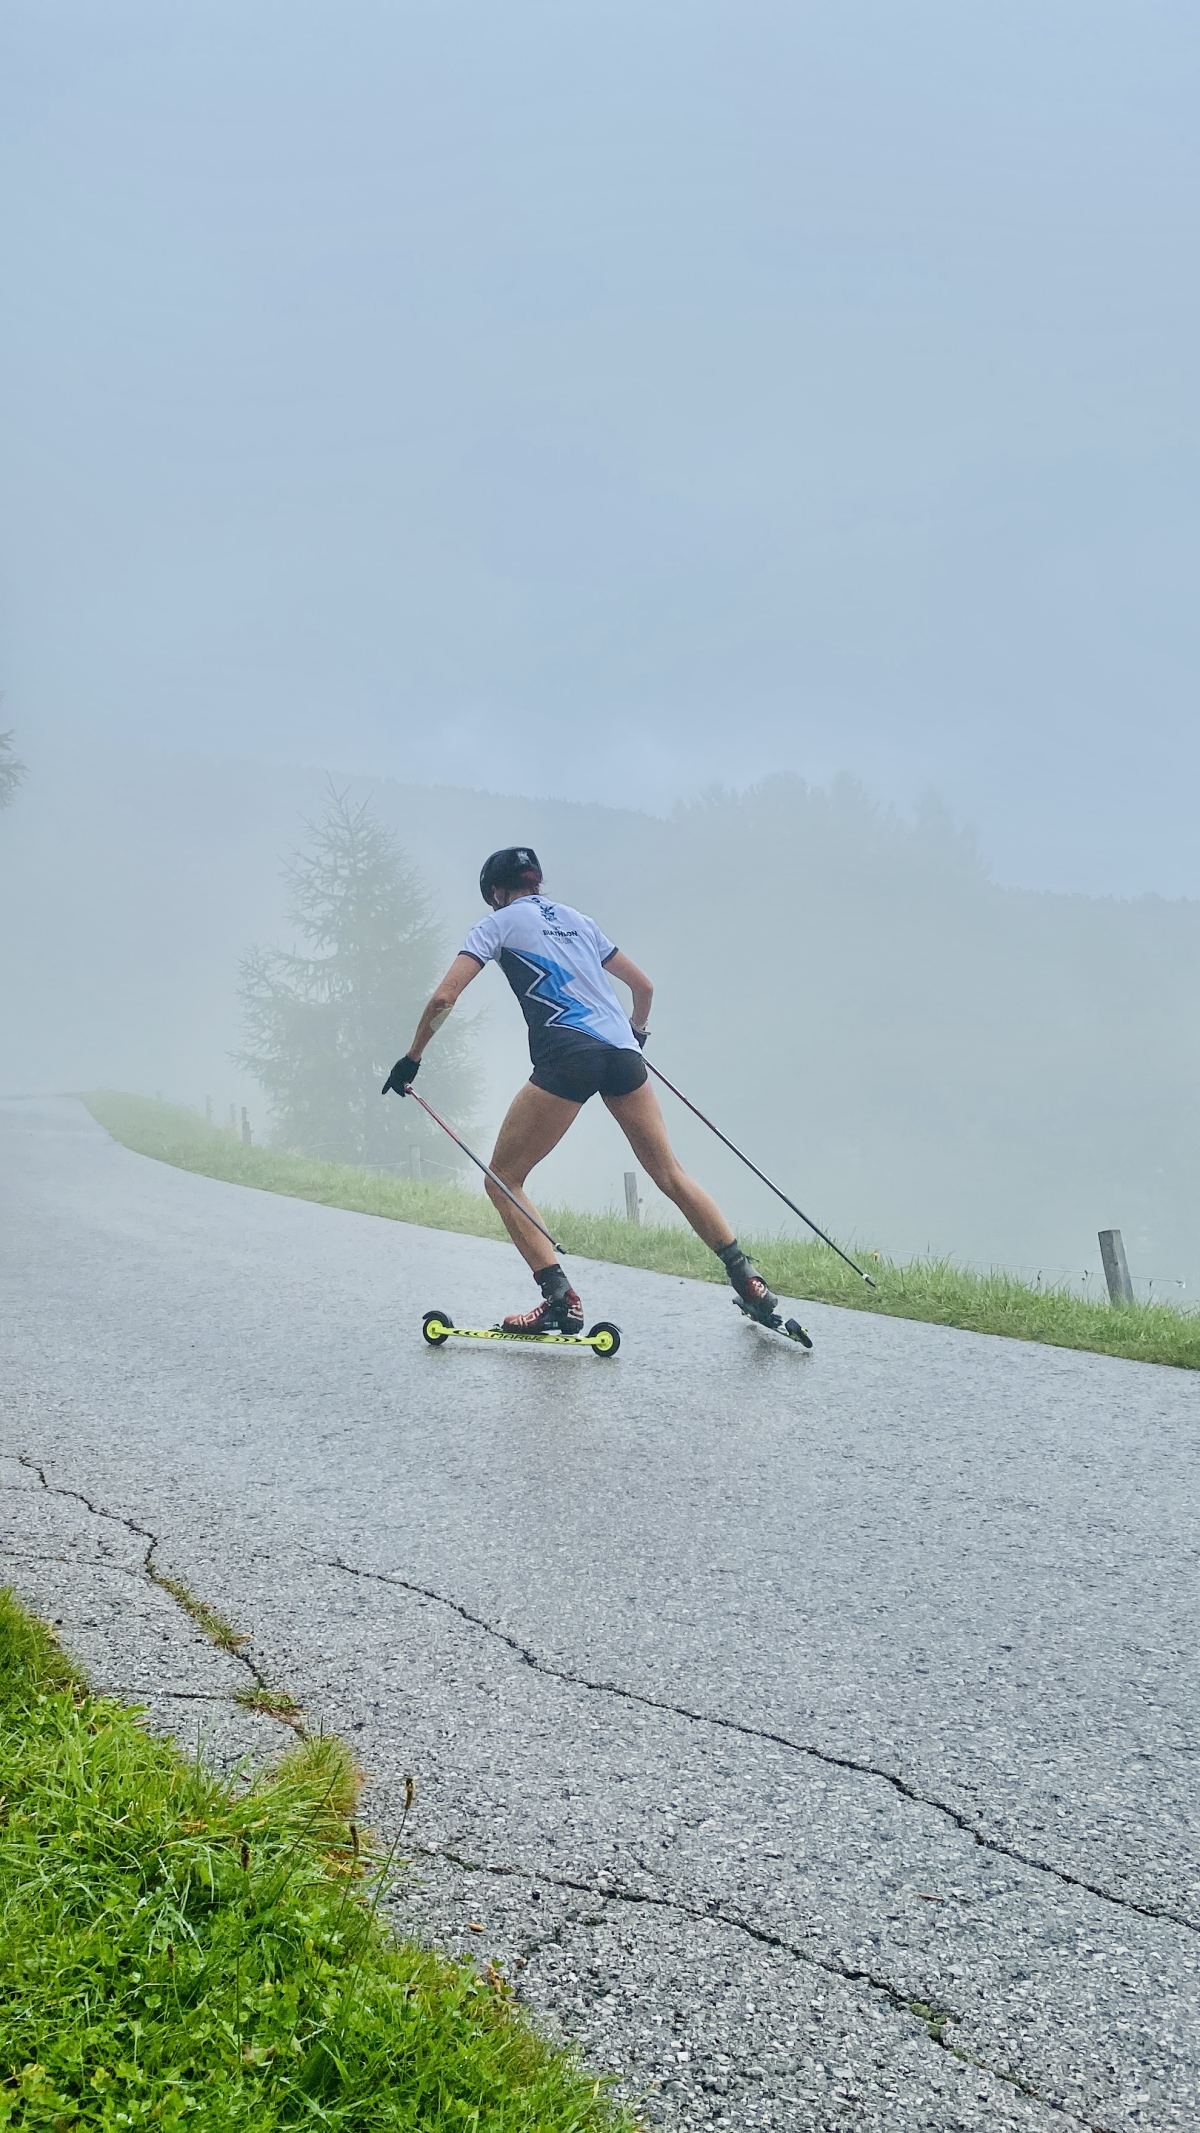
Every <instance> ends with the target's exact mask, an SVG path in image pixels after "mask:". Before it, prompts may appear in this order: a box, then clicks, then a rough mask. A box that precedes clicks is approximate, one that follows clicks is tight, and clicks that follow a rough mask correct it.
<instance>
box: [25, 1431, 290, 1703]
mask: <svg viewBox="0 0 1200 2133" xmlns="http://www.w3.org/2000/svg"><path fill="white" fill-rule="evenodd" d="M16 1456H17V1461H18V1464H19V1465H21V1466H23V1467H24V1468H25V1469H26V1471H27V1472H28V1473H30V1474H36V1475H37V1478H38V1480H39V1482H40V1483H41V1485H42V1487H43V1488H44V1489H45V1490H46V1492H47V1494H48V1495H50V1496H69V1497H70V1498H71V1499H72V1501H73V1502H75V1503H81V1504H82V1505H83V1507H84V1509H85V1511H90V1512H91V1514H92V1517H93V1518H106V1519H108V1520H110V1522H111V1523H112V1524H113V1525H115V1526H124V1528H125V1530H126V1532H127V1533H134V1534H136V1535H137V1538H138V1539H139V1540H144V1541H145V1542H146V1544H147V1545H146V1552H145V1555H144V1556H143V1558H142V1567H141V1570H140V1571H137V1570H131V1569H130V1568H129V1565H128V1564H127V1563H107V1562H106V1563H95V1564H93V1565H92V1566H91V1567H93V1568H94V1569H97V1570H101V1569H103V1570H123V1571H125V1573H126V1575H127V1576H129V1577H144V1578H145V1579H146V1582H147V1583H148V1584H150V1585H153V1586H154V1587H155V1589H156V1590H157V1591H159V1592H165V1593H166V1595H167V1598H168V1599H169V1600H170V1601H171V1602H172V1604H173V1605H174V1606H175V1607H177V1608H178V1609H179V1612H180V1614H181V1615H185V1616H186V1617H187V1620H188V1621H189V1622H191V1624H192V1627H193V1628H194V1629H196V1628H199V1626H200V1625H199V1624H198V1623H197V1622H196V1620H195V1618H194V1616H193V1615H192V1614H191V1613H190V1611H189V1609H188V1608H187V1607H186V1606H185V1605H184V1602H183V1601H182V1600H181V1599H180V1597H179V1592H178V1590H177V1589H176V1587H177V1583H178V1581H177V1580H173V1579H171V1578H168V1577H167V1576H166V1575H165V1573H164V1572H163V1571H161V1570H159V1569H158V1568H157V1567H156V1565H155V1562H154V1551H155V1549H156V1548H157V1547H158V1546H159V1543H160V1536H159V1535H158V1534H157V1533H151V1531H150V1528H149V1526H143V1525H139V1523H138V1521H137V1519H136V1518H127V1517H126V1515H125V1513H124V1512H123V1511H110V1510H108V1509H107V1508H106V1506H105V1505H104V1504H98V1503H93V1502H92V1499H91V1497H90V1496H85V1495H84V1493H83V1490H82V1489H68V1488H67V1487H65V1486H64V1484H63V1483H61V1482H57V1481H50V1480H48V1479H47V1476H46V1471H45V1468H44V1467H41V1466H39V1465H38V1462H37V1460H36V1459H32V1458H30V1456H29V1453H28V1452H18V1453H17V1455H16ZM14 1560H16V1561H34V1562H37V1561H43V1562H45V1561H49V1562H70V1561H72V1560H73V1558H71V1557H70V1556H49V1557H45V1556H43V1557H37V1556H34V1557H15V1558H14ZM83 1567H87V1565H86V1562H85V1563H84V1565H83ZM200 1634H201V1635H202V1636H203V1635H204V1632H203V1630H201V1632H200ZM205 1641H206V1643H210V1644H212V1645H213V1649H214V1650H216V1651H223V1652H224V1653H225V1654H226V1656H227V1657H228V1658H230V1659H236V1661H237V1663H238V1665H239V1666H244V1667H245V1669H246V1671H247V1673H248V1674H249V1675H250V1676H251V1678H252V1679H253V1681H254V1685H255V1687H256V1688H259V1689H262V1690H264V1691H265V1692H266V1693H267V1694H268V1695H269V1694H270V1693H271V1692H272V1687H273V1684H272V1683H271V1682H270V1681H269V1680H268V1679H267V1676H266V1675H265V1674H264V1673H263V1671H262V1668H261V1667H260V1666H259V1665H258V1664H257V1662H256V1661H255V1660H254V1659H252V1658H251V1656H250V1654H249V1652H244V1651H242V1650H241V1648H240V1646H238V1645H232V1646H230V1645H224V1644H222V1645H218V1644H215V1643H214V1642H213V1639H211V1638H206V1639H205ZM162 1693H163V1694H164V1695H170V1694H172V1693H174V1692H172V1691H170V1690H164V1691H162ZM178 1693H179V1696H180V1699H181V1700H183V1701H187V1702H217V1703H237V1702H238V1698H237V1696H216V1695H212V1696H210V1695H201V1694H200V1693H199V1692H196V1693H194V1694H189V1693H188V1692H186V1691H180V1692H178ZM243 1708H245V1706H243ZM260 1708H262V1707H261V1706H260ZM268 1715H269V1716H270V1717H272V1718H278V1713H277V1712H274V1711H272V1712H270V1713H268ZM278 1722H279V1724H281V1725H285V1726H290V1727H291V1729H292V1731H293V1732H294V1733H298V1734H299V1735H300V1737H301V1739H305V1738H306V1737H307V1736H306V1735H305V1731H304V1726H303V1724H302V1723H301V1721H300V1719H299V1717H296V1718H279V1719H278Z"/></svg>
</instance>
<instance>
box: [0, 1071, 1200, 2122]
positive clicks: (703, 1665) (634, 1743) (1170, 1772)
mask: <svg viewBox="0 0 1200 2133" xmlns="http://www.w3.org/2000/svg"><path fill="white" fill-rule="evenodd" d="M0 1177H2V1180H3V1200H2V1203H0V1293H2V1297H3V1358H2V1385H0V1421H2V1427H3V1453H4V1457H3V1461H2V1468H3V1480H4V1484H5V1496H4V1506H5V1511H4V1516H3V1542H4V1554H5V1559H6V1560H5V1567H4V1572H3V1574H4V1576H5V1577H6V1578H8V1579H9V1580H11V1582H12V1583H13V1584H14V1585H15V1587H16V1588H17V1590H18V1591H20V1592H21V1593H23V1594H24V1595H25V1596H26V1597H27V1598H28V1599H29V1601H30V1602H31V1604H33V1605H36V1606H37V1607H39V1608H40V1609H41V1610H42V1611H43V1612H45V1613H48V1614H49V1615H51V1617H52V1618H53V1619H56V1620H58V1621H60V1622H61V1624H62V1636H63V1639H64V1641H65V1642H66V1643H67V1644H68V1645H70V1646H71V1647H72V1648H73V1649H75V1650H76V1651H77V1652H79V1654H80V1655H81V1656H82V1657H83V1658H84V1659H85V1660H86V1661H87V1662H88V1664H89V1665H90V1666H91V1667H92V1669H93V1674H94V1677H95V1678H96V1680H97V1681H98V1682H99V1683H100V1684H101V1685H103V1686H106V1687H112V1688H114V1689H119V1690H120V1691H122V1692H123V1693H126V1694H130V1695H135V1696H139V1697H141V1698H143V1699H145V1700H147V1701H148V1702H149V1703H150V1704H151V1706H152V1708H153V1710H154V1712H155V1714H156V1716H157V1717H158V1718H159V1720H160V1721H161V1722H162V1723H164V1724H167V1725H170V1726H172V1727H173V1728H174V1729H175V1730H176V1731H178V1732H179V1733H180V1734H181V1736H182V1737H183V1738H185V1739H194V1738H195V1736H196V1733H197V1729H199V1730H200V1732H201V1733H202V1734H203V1737H204V1738H205V1739H206V1741H207V1742H208V1744H209V1747H210V1751H211V1752H212V1753H213V1754H214V1755H215V1756H222V1755H223V1756H226V1757H228V1756H230V1755H232V1754H235V1753H237V1752H239V1751H240V1750H242V1749H244V1748H246V1747H247V1746H249V1747H251V1748H252V1749H254V1750H256V1751H260V1750H263V1749H265V1748H268V1747H273V1746H275V1745H277V1742H278V1737H279V1733H280V1729H279V1728H278V1727H277V1726H276V1725H275V1724H274V1722H273V1721H271V1720H269V1719H263V1718H249V1717H247V1716H246V1715H245V1714H244V1712H242V1711H241V1710H240V1708H239V1707H238V1706H237V1705H236V1704H235V1703H234V1702H233V1701H232V1700H231V1699H232V1695H233V1692H234V1690H235V1688H236V1687H237V1685H238V1684H240V1683H245V1682H246V1681H247V1680H248V1679H249V1678H250V1676H251V1669H257V1671H258V1674H259V1675H260V1676H261V1678H263V1679H266V1680H269V1681H270V1682H272V1683H276V1684H281V1685H283V1686H285V1687H286V1688H287V1689H289V1690H290V1691H291V1692H292V1693H293V1694H294V1695H296V1696H298V1697H299V1698H300V1699H301V1700H302V1702H303V1703H304V1705H305V1707H306V1710H307V1712H308V1714H309V1723H310V1724H313V1725H315V1724H318V1723H321V1724H324V1725H325V1726H326V1727H328V1728H333V1729H336V1730H338V1731H340V1732H342V1733H344V1734H345V1735H346V1736H347V1737H348V1738H349V1739H350V1740H351V1741H352V1742H353V1743H354V1744H355V1747H356V1750H357V1752H358V1754H359V1756H360V1757H361V1759H362V1762H363V1764H364V1766H365V1768H366V1769H367V1771H368V1772H369V1773H370V1775H371V1780H372V1785H371V1790H370V1793H369V1795H368V1812H369V1814H370V1817H371V1819H372V1820H373V1822H374V1823H375V1825H376V1827H377V1828H378V1829H380V1830H381V1831H382V1832H383V1833H384V1834H385V1835H386V1834H389V1833H391V1832H392V1831H394V1830H395V1828H396V1827H397V1826H398V1822H399V1817H400V1812H401V1808H402V1803H403V1795H404V1784H405V1777H406V1775H407V1774H409V1773H411V1774H412V1776H413V1777H414V1779H415V1781H416V1786H417V1801H416V1807H415V1810H414V1812H413V1814H412V1816H411V1817H410V1819H409V1823H408V1826H407V1830H406V1834H405V1840H404V1851H405V1853H406V1855H407V1856H410V1857H411V1859H412V1862H413V1864H412V1869H411V1872H410V1873H409V1874H408V1876H407V1878H406V1880H405V1882H404V1885H403V1889H402V1893H401V1895H400V1897H399V1899H398V1901H397V1906H396V1915H397V1920H398V1923H399V1924H400V1925H401V1926H402V1927H403V1928H404V1929H405V1930H408V1931H416V1932H420V1933H423V1934H426V1935H428V1936H430V1937H431V1938H433V1939H435V1940H437V1941H439V1942H440V1943H442V1944H443V1945H450V1946H453V1947H455V1948H469V1949H470V1951H471V1952H472V1953H473V1954H475V1955H478V1956H483V1957H490V1958H491V1959H493V1960H497V1961H502V1962H503V1963H505V1964H506V1966H507V1968H508V1971H509V1974H510V1976H512V1977H513V1978H514V1979H515V1980H516V1981H517V1982H518V1985H519V1989H520V1991H521V1992H522V1994H523V1995H524V1996H525V1997H526V1998H527V1999H528V2000H529V2002H530V2003H531V2004H532V2005H533V2006H534V2008H536V2009H537V2010H538V2012H539V2013H540V2014H541V2015H542V2016H544V2017H545V2018H547V2019H549V2020H551V2021H552V2022H556V2023H558V2024H559V2025H560V2027H561V2028H562V2029H563V2030H564V2031H565V2032H566V2033H567V2034H569V2035H571V2036H573V2037H576V2038H578V2039H579V2041H580V2043H581V2045H582V2047H583V2049H584V2051H585V2052H586V2053H587V2055H588V2056H589V2058H590V2060H591V2061H592V2062H593V2063H594V2064H596V2065H597V2066H603V2067H606V2068H611V2069H616V2070H619V2071H620V2073H621V2075H622V2077H623V2079H624V2082H625V2087H626V2090H627V2092H628V2093H630V2094H633V2095H640V2096H645V2098H646V2105H645V2109H646V2115H647V2118H648V2119H649V2120H650V2122H652V2123H661V2124H665V2125H668V2126H671V2127H689V2128H691V2127H697V2126H707V2125H710V2124H714V2125H724V2126H729V2127H734V2128H738V2129H741V2128H747V2129H748V2128H766V2127H773V2128H788V2129H801V2128H803V2129H805V2133H809V2129H817V2128H826V2127H828V2128H833V2127H836V2128H839V2129H840V2128H859V2127H864V2128H865V2127H870V2128H887V2129H888V2133H893V2129H902V2133H908V2129H917V2128H920V2129H922V2133H924V2129H942V2128H946V2129H949V2128H975V2127H978V2128H987V2129H988V2133H996V2129H1005V2128H1009V2127H1021V2128H1039V2129H1041V2128H1046V2129H1049V2128H1051V2127H1054V2128H1062V2127H1063V2126H1071V2125H1083V2126H1088V2127H1096V2128H1106V2129H1112V2133H1117V2129H1125V2128H1129V2127H1172V2128H1187V2129H1189V2133H1193V2129H1194V2128H1195V2127H1196V2125H1197V2123H1200V2093H1198V2072H1200V2023H1198V2019H1197V2017H1198V2011H1200V2010H1198V2005H1197V2002H1198V1980H1197V1964H1198V1960H1200V1847H1198V1843H1197V1827H1196V1809H1197V1780H1198V1773H1200V1712H1198V1708H1197V1679H1196V1676H1197V1612H1198V1601H1200V1577H1198V1573H1197V1540H1198V1524H1197V1480H1198V1478H1200V1475H1198V1465H1200V1461H1198V1447H1200V1380H1197V1379H1196V1378H1194V1377H1192V1376H1190V1375H1187V1374H1184V1373H1181V1372H1172V1371H1168V1370H1165V1369H1159V1368H1154V1367H1148V1366H1144V1365H1137V1364H1132V1363H1125V1362H1120V1361H1113V1360H1110V1359H1107V1358H1103V1357H1099V1356H1088V1355H1074V1354H1069V1353H1066V1352H1057V1351H1055V1350H1052V1349H1041V1348H1035V1347H1026V1346H1022V1345H1020V1344H1018V1343H1015V1342H1004V1341H1000V1340H993V1339H989V1338H986V1337H981V1336H977V1335H973V1334H967V1333H957V1332H950V1331H945V1330H942V1329H939V1328H935V1327H929V1326H920V1325H910V1324H904V1323H899V1322H894V1321H889V1320H887V1319H883V1318H873V1317H869V1316H857V1315H854V1314H851V1313H845V1312H838V1311H834V1310H827V1309H821V1308H819V1307H816V1306H812V1305H806V1306H805V1307H804V1309H803V1313H802V1315H803V1318H804V1322H805V1323H806V1324H807V1325H808V1326H809V1328H810V1330H811V1331H812V1332H813V1334H814V1336H815V1340H816V1347H815V1350H814V1352H813V1354H812V1355H811V1356H810V1357H806V1356H805V1355H804V1354H803V1353H801V1352H800V1351H799V1350H797V1349H795V1348H793V1347H791V1346H785V1345H784V1344H783V1343H781V1342H775V1341H772V1340H770V1339H769V1337H767V1336H764V1335H761V1334H760V1333H758V1332H756V1331H755V1330H754V1329H753V1328H751V1327H749V1326H747V1325H746V1324H745V1323H744V1322H743V1321H742V1320H741V1319H740V1317H739V1316H738V1314H737V1312H736V1311H735V1310H733V1309H732V1308H731V1306H730V1303H729V1301H728V1299H727V1297H726V1296H725V1294H724V1293H723V1292H722V1291H721V1290H719V1289H717V1288H715V1287H707V1286H703V1285H700V1284H694V1283H686V1282H681V1281H677V1280H675V1279H673V1278H671V1277H667V1276H659V1275H652V1274H644V1273H639V1272H636V1271H633V1270H630V1269H625V1268H614V1267H602V1266H598V1265H586V1264H583V1265H577V1266H576V1269H575V1270H576V1272H577V1274H579V1275H580V1276H581V1277H582V1279H581V1282H580V1286H581V1288H582V1290H583V1294H584V1303H585V1308H586V1309H587V1311H588V1312H589V1314H590V1316H592V1317H601V1316H603V1317H611V1318H614V1319H616V1320H617V1321H618V1323H619V1324H620V1325H621V1326H622V1328H623V1330H624V1336H625V1338H624V1346H623V1347H622V1350H621V1353H620V1355H619V1356H618V1357H617V1358H615V1359H614V1360H613V1361H611V1362H607V1363H602V1362H597V1361H596V1360H595V1359H594V1358H593V1357H592V1356H590V1355H587V1354H570V1353H557V1354H556V1353H554V1352H553V1351H541V1352H529V1351H523V1350H517V1349H511V1348H505V1347H499V1346H492V1345H488V1344H482V1343H481V1344H479V1345H478V1346H471V1345H467V1344H462V1345H451V1346H450V1347H449V1348H446V1349H442V1350H439V1351H431V1350H428V1349H426V1348H425V1347H424V1345H423V1343H422V1341H421V1338H420V1330H419V1327H420V1318H421V1314H422V1312H423V1311H424V1310H425V1309H428V1308H431V1307H435V1306H437V1307H444V1308H446V1309H448V1310H449V1311H450V1312H451V1313H452V1314H454V1315H456V1316H458V1317H460V1318H462V1319H464V1320H468V1321H473V1322H475V1323H480V1324H487V1323H489V1322H490V1321H491V1320H492V1319H493V1318H494V1317H495V1316H496V1315H497V1314H498V1313H500V1312H502V1311H503V1310H505V1309H511V1308H513V1306H514V1305H515V1304H518V1303H524V1302H526V1301H528V1297H527V1294H526V1289H527V1278H526V1277H525V1276H524V1275H523V1274H522V1273H521V1271H520V1270H519V1269H518V1267H517V1265H516V1262H515V1259H514V1258H513V1257H512V1255H511V1254H510V1253H509V1252H508V1250H507V1249H506V1248H505V1247H501V1246H498V1245H494V1244H490V1243H487V1242H485V1241H483V1240H480V1239H476V1238H468V1237H455V1236H449V1235H445V1234H442V1233H440V1232H436V1231H423V1230H418V1229H414V1228H407V1227H404V1226H401V1225H398V1224H392V1223H387V1222H383V1221H377V1220H374V1219H372V1218H370V1217H365V1216H360V1215H352V1214H346V1213H342V1212H340V1211H337V1210H329V1209H323V1208H318V1207H313V1206H309V1205H306V1204H304V1203H302V1202H300V1201H294V1200H285V1199H278V1198H274V1197H272V1196H269V1195H266V1194H259V1193H253V1192H247V1191H243V1190H241V1189H239V1188H238V1187H236V1186H228V1185H223V1184H220V1183H217V1182H215V1181H212V1180H209V1179H204V1178H197V1177H191V1176H188V1175H186V1174H184V1173H181V1172H179V1171H175V1170H171V1169H168V1168H166V1167H164V1166H162V1165H159V1164H156V1163H153V1162H151V1161H149V1160H147V1159H145V1158H142V1157H139V1156H135V1155H132V1154H130V1153H129V1152H128V1151H126V1150H124V1149H122V1148H119V1147H117V1146H116V1145H115V1144H114V1143H113V1142H111V1141H110V1140H109V1139H108V1138H107V1136H106V1135H105V1134H103V1133H102V1132H101V1131H100V1129H99V1128H98V1127H97V1126H95V1125H94V1124H93V1122H92V1121H91V1119H90V1118H89V1116H88V1115H87V1113H86V1112H85V1111H84V1110H83V1109H82V1107H81V1106H79V1105H77V1104H75V1103H73V1102H71V1101H69V1100H66V1099H63V1100H59V1101H32V1100H31V1101H27V1102H26V1101H8V1102H5V1103H3V1104H0ZM147 1562H149V1564H150V1566H151V1567H156V1568H157V1569H158V1570H159V1571H161V1572H164V1573H168V1574H171V1575H173V1576H175V1577H178V1578H182V1579H183V1580H184V1581H185V1582H186V1583H187V1584H188V1586H189V1587H190V1588H191V1589H192V1590H193V1591H195V1592H196V1593H197V1594H199V1595H200V1596H202V1597H203V1598H205V1599H207V1600H209V1601H211V1602H214V1603H215V1604H216V1605H217V1606H219V1607H220V1608H221V1609H222V1610H223V1611H224V1612H225V1613H226V1614H227V1615H228V1616H230V1617H232V1618H233V1620H234V1621H235V1622H236V1623H238V1625H239V1626H241V1627H243V1628H245V1629H247V1630H249V1631H250V1632H251V1633H252V1638H253V1641H252V1643H251V1644H250V1646H249V1647H248V1648H247V1653H246V1657H245V1660H244V1661H238V1660H235V1659H230V1658H228V1657H226V1656H224V1655H222V1654H220V1653H217V1652H215V1651H214V1650H213V1649H212V1647H211V1646H209V1645H207V1644H206V1643H204V1641H203V1640H202V1639H201V1638H200V1637H199V1635H198V1634H197V1632H196V1631H195V1630H194V1628H193V1627H192V1625H191V1624H190V1623H189V1621H188V1620H187V1618H186V1616H184V1615H183V1614H181V1612H180V1611H179V1609H178V1608H177V1607H176V1606H175V1604H174V1603H173V1602H172V1601H171V1600H170V1599H169V1597H168V1596H167V1595H166V1593H165V1592H164V1591H163V1590H162V1588H161V1587H159V1586H156V1585H155V1584H154V1583H153V1582H152V1580H151V1578H150V1576H149V1575H148V1574H147ZM477 1929H482V1930H477ZM931 2013H932V2016H933V2017H934V2018H933V2019H931V2018H930V2017H931ZM942 2018H944V2019H942Z"/></svg>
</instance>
